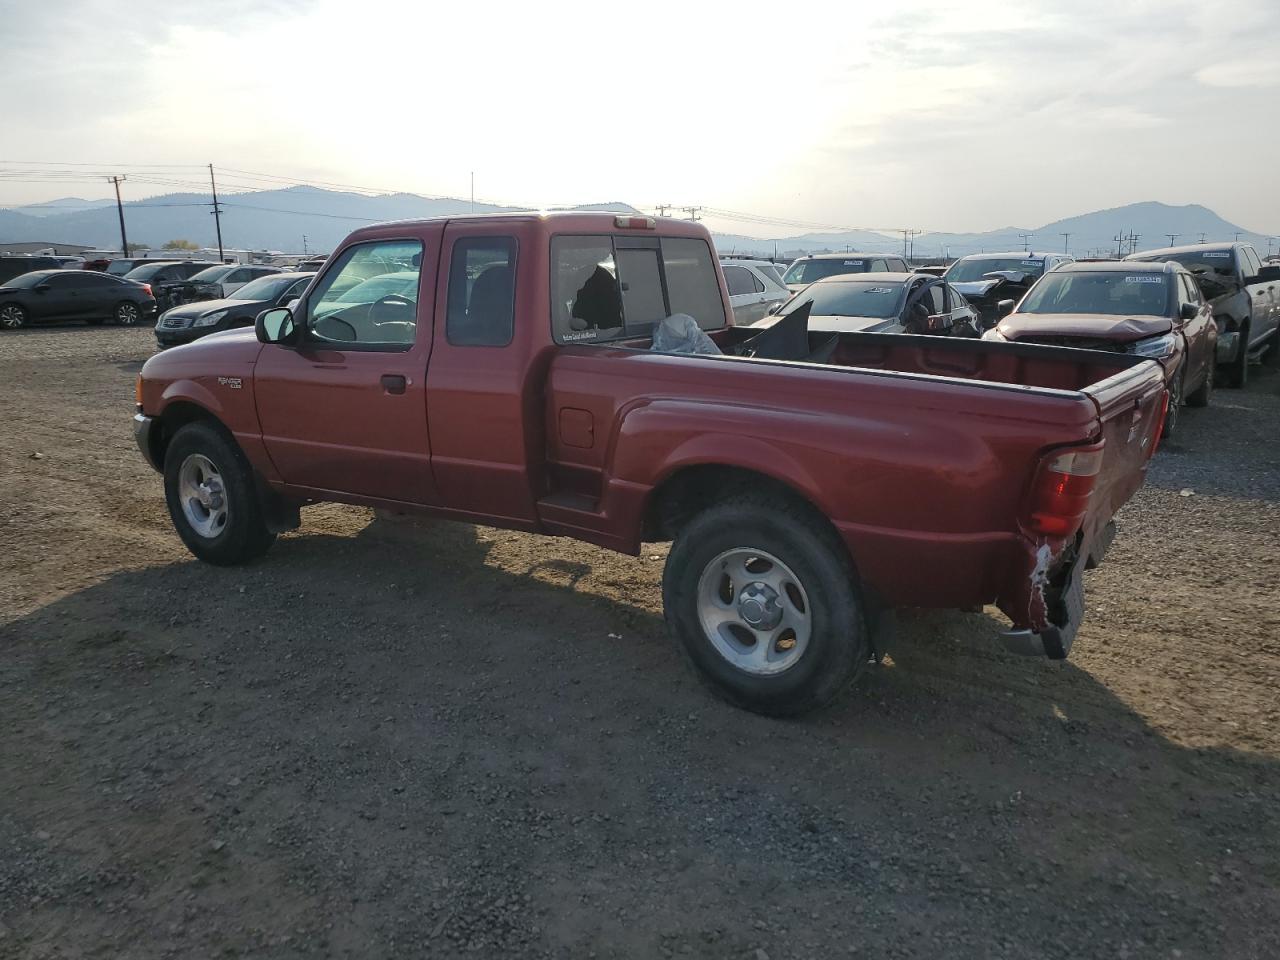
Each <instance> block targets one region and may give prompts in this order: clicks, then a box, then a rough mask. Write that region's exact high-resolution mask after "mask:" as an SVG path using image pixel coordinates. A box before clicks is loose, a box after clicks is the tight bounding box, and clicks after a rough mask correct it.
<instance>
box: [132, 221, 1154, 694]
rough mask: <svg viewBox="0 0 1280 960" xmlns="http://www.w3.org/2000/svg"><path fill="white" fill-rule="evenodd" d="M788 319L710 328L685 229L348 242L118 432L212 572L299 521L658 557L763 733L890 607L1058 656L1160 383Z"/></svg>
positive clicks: (410, 225)
mask: <svg viewBox="0 0 1280 960" xmlns="http://www.w3.org/2000/svg"><path fill="white" fill-rule="evenodd" d="M349 280H357V281H358V282H357V283H356V284H355V285H354V286H351V285H350V284H349V283H348V281H349ZM336 291H341V292H336ZM807 312H808V311H807V309H802V310H796V311H793V312H792V313H789V314H788V315H787V316H785V317H780V318H779V319H777V320H776V321H774V322H773V323H772V324H770V325H769V326H767V327H763V328H761V327H740V326H734V325H732V310H731V307H730V302H729V293H728V290H727V288H726V286H725V283H724V280H723V278H722V276H721V272H720V267H719V263H718V261H717V259H716V256H715V254H714V252H713V249H712V246H711V239H710V236H709V234H708V233H707V231H706V229H705V228H704V227H703V226H702V225H701V224H695V223H691V222H688V221H677V220H658V219H654V218H650V217H640V216H617V217H615V216H613V215H611V214H599V213H563V214H545V215H536V214H531V215H524V214H520V215H510V216H508V215H501V216H488V217H486V216H478V217H463V218H457V219H439V220H425V221H418V222H407V221H406V222H401V223H393V224H385V225H381V226H375V227H368V228H364V229H361V230H359V231H357V232H356V233H354V234H352V235H351V236H350V237H348V238H347V240H346V242H345V243H343V244H342V245H341V246H340V247H339V248H338V249H337V250H336V251H335V252H334V254H333V256H331V257H330V258H329V259H328V260H327V261H326V262H325V265H324V269H323V270H322V271H321V272H320V274H319V275H318V276H317V277H316V278H315V280H313V281H312V282H311V284H310V286H309V287H308V288H307V290H306V292H305V293H304V294H303V295H302V297H301V298H300V299H299V300H298V302H297V303H296V304H294V305H293V306H292V307H291V308H277V309H273V310H267V311H264V312H263V313H261V314H260V315H259V316H258V319H257V323H256V326H255V329H254V330H228V331H226V332H223V333H215V334H213V335H211V336H208V337H204V338H202V339H200V340H199V341H197V342H196V343H192V344H188V345H185V346H180V347H175V348H173V349H172V350H166V351H165V352H164V353H162V354H159V355H157V356H154V357H152V358H151V359H150V360H148V361H147V363H146V365H145V366H144V367H143V369H142V374H141V376H140V378H139V381H138V393H137V401H138V414H137V416H136V418H135V421H134V423H135V435H136V437H137V440H138V444H139V447H140V448H141V450H142V453H143V455H144V456H146V458H147V460H148V461H149V462H150V463H151V464H153V465H154V466H155V467H156V469H157V470H160V471H162V472H163V474H164V486H165V495H166V498H167V500H168V506H169V513H170V516H171V517H172V519H173V522H174V525H175V527H176V528H177V532H178V534H179V536H181V538H182V540H183V542H184V543H186V545H187V546H188V548H190V550H191V551H192V552H193V553H194V554H195V555H196V556H198V557H200V558H201V559H202V560H205V561H207V562H210V563H216V564H235V563H243V562H246V561H248V560H251V559H253V558H256V557H258V556H260V555H261V554H263V553H264V552H265V551H266V550H267V548H268V547H269V546H270V545H271V542H272V540H273V539H274V538H275V535H276V534H277V533H278V532H280V531H282V530H285V529H288V528H291V527H295V526H297V525H298V523H299V507H300V506H303V505H305V504H308V503H313V502H316V501H321V500H330V501H340V502H345V503H358V504H365V505H369V506H375V507H388V508H392V509H395V510H399V511H415V512H421V513H426V514H434V515H436V516H440V517H448V518H451V519H455V520H465V521H468V522H471V523H482V524H488V525H490V526H496V527H506V528H512V529H517V530H525V531H529V532H531V533H543V534H550V535H553V536H565V537H574V538H577V539H580V540H585V541H588V542H590V543H595V544H599V545H601V546H605V547H610V548H612V549H614V550H620V551H624V552H627V553H631V554H638V553H639V552H640V549H641V544H642V543H646V542H653V541H663V540H671V541H674V542H673V545H672V548H671V553H670V556H669V558H668V560H667V564H666V570H665V573H664V575H663V600H664V605H665V608H666V613H667V618H668V622H669V623H670V625H671V628H672V631H673V632H674V634H675V636H676V637H677V638H678V640H679V641H680V643H682V644H683V646H684V647H685V649H686V651H687V652H688V655H689V657H690V659H691V660H692V661H693V663H694V664H695V665H696V666H697V668H698V669H699V671H700V672H701V674H702V675H703V677H704V678H705V679H706V680H707V682H708V683H709V684H710V685H711V686H712V688H713V689H715V690H716V691H717V692H718V693H719V694H720V695H721V696H723V697H725V698H726V699H728V700H730V701H731V702H733V703H736V704H739V705H741V706H744V707H747V708H749V709H752V710H758V711H760V712H763V713H769V714H795V713H801V712H803V711H805V710H808V709H810V708H812V707H815V706H817V705H818V704H820V703H823V702H824V701H826V700H828V699H830V698H831V697H833V696H834V695H835V694H837V693H838V692H840V691H841V690H842V689H843V688H844V687H845V686H846V685H847V683H848V681H849V680H850V679H851V678H852V677H853V676H855V675H856V674H857V673H858V671H859V670H860V669H861V668H862V667H863V666H864V665H865V664H866V662H867V659H868V656H869V655H870V654H871V653H872V652H873V651H875V650H879V649H882V648H880V647H877V644H878V643H880V642H881V639H880V638H881V637H882V636H883V634H882V632H881V627H883V626H884V624H885V623H887V622H889V620H888V618H887V617H886V616H885V614H886V612H888V611H890V610H892V609H893V608H895V607H900V606H902V607H959V608H973V607H980V606H982V605H983V604H984V603H994V604H998V605H999V607H1000V609H1001V610H1003V611H1004V612H1005V613H1006V614H1007V615H1008V616H1009V618H1010V619H1011V620H1012V630H1010V631H1009V632H1008V633H1007V634H1006V642H1007V643H1008V644H1009V645H1010V646H1013V647H1015V648H1016V649H1018V650H1020V651H1021V652H1027V653H1031V652H1035V653H1038V654H1040V655H1042V656H1043V655H1048V656H1050V657H1055V658H1059V659H1060V658H1062V657H1065V656H1066V655H1067V652H1068V651H1069V650H1070V648H1071V644H1072V641H1073V639H1074V637H1075V635H1076V631H1077V629H1078V627H1079V624H1080V622H1081V618H1082V617H1083V614H1084V592H1083V591H1084V586H1083V581H1082V579H1081V573H1082V571H1083V570H1084V569H1085V567H1086V566H1087V565H1092V564H1093V563H1095V562H1097V561H1098V560H1099V559H1101V557H1102V554H1103V553H1104V552H1105V550H1106V547H1107V545H1108V544H1109V543H1110V541H1111V537H1112V534H1113V531H1114V527H1113V525H1112V524H1111V519H1112V517H1113V516H1114V515H1115V513H1116V511H1117V510H1119V509H1120V507H1121V505H1123V504H1124V502H1125V501H1126V500H1128V499H1129V497H1130V496H1131V495H1132V494H1133V493H1134V491H1135V490H1137V488H1138V487H1139V485H1140V484H1141V483H1142V481H1143V478H1144V477H1145V475H1146V470H1147V464H1148V462H1149V460H1150V457H1151V454H1152V452H1153V450H1154V448H1155V443H1156V438H1157V437H1158V436H1159V422H1160V419H1161V417H1162V416H1163V414H1164V410H1165V404H1166V394H1167V390H1166V388H1165V380H1164V374H1163V372H1162V370H1161V369H1160V367H1159V365H1158V364H1156V363H1154V362H1152V361H1150V360H1145V359H1143V358H1141V357H1137V356H1127V355H1123V354H1118V353H1100V352H1097V351H1091V350H1063V349H1055V348H1051V347H1036V346H1025V345H1022V344H1015V343H987V342H984V341H982V340H979V339H976V338H973V339H966V338H956V337H929V336H902V335H900V334H892V333H847V332H831V331H816V330H808V329H807V328H806V321H807ZM286 562H287V561H286ZM264 576H265V577H266V578H267V579H270V574H264Z"/></svg>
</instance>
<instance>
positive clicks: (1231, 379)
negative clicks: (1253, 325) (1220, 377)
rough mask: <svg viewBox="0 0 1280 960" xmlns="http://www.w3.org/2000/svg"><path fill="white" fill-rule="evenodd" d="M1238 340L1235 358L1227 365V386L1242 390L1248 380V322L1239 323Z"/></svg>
mask: <svg viewBox="0 0 1280 960" xmlns="http://www.w3.org/2000/svg"><path fill="white" fill-rule="evenodd" d="M1238 342H1239V347H1238V348H1237V350H1236V358H1235V359H1234V360H1232V361H1231V363H1229V364H1228V365H1227V369H1226V374H1227V386H1228V387H1232V388H1234V389H1236V390H1243V389H1244V387H1245V385H1246V384H1247V383H1248V382H1249V324H1247V323H1244V324H1241V326H1240V336H1239V341H1238Z"/></svg>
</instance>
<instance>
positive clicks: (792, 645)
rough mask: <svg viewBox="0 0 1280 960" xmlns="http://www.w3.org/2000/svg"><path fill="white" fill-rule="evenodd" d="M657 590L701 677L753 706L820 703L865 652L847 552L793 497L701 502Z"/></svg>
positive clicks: (790, 710) (787, 708)
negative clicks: (702, 508)
mask: <svg viewBox="0 0 1280 960" xmlns="http://www.w3.org/2000/svg"><path fill="white" fill-rule="evenodd" d="M662 595H663V602H664V605H665V607H666V616H667V622H668V624H670V627H671V630H672V632H673V633H674V634H675V636H676V639H677V641H678V642H679V643H680V646H681V648H682V650H683V651H684V653H685V655H686V656H687V657H688V658H689V660H690V661H691V662H692V664H693V667H694V669H695V670H696V671H697V673H698V675H699V677H700V678H701V679H702V680H703V681H704V682H705V683H706V684H707V685H708V686H710V688H711V689H712V690H713V691H714V692H715V693H716V694H717V695H718V696H720V697H722V698H723V699H725V700H727V701H728V702H730V703H732V704H734V705H735V706H739V707H742V708H744V709H747V710H752V711H754V712H756V713H763V714H768V715H771V716H793V715H796V714H801V713H805V712H807V711H809V710H812V709H814V708H816V707H819V706H821V705H822V704H824V703H826V702H827V701H829V700H831V699H832V698H833V697H835V696H836V695H837V694H838V693H840V691H841V690H843V689H844V688H845V687H846V686H847V685H848V684H849V682H850V681H851V680H852V679H853V678H854V677H855V676H856V675H857V673H858V672H859V671H860V670H861V669H862V668H863V667H864V666H865V664H866V662H867V658H868V656H869V650H870V646H869V642H868V638H867V629H866V625H865V622H864V618H863V615H862V610H861V606H860V603H859V599H858V591H857V587H856V585H855V577H854V572H853V569H852V567H851V565H850V563H849V560H848V558H847V556H846V555H845V552H844V550H843V547H842V545H841V544H840V542H839V540H838V539H837V538H836V536H835V533H834V531H832V530H831V529H830V527H829V526H828V525H827V524H826V522H825V521H824V520H823V519H822V518H821V517H819V516H817V515H815V514H813V512H812V511H811V510H809V509H806V508H805V507H803V506H802V505H800V504H787V503H778V502H769V501H767V500H765V499H763V498H757V497H742V498H735V499H733V500H730V501H728V502H726V503H723V504H721V505H719V506H715V507H711V508H710V509H708V510H705V511H704V512H702V513H701V514H699V515H698V516H696V517H695V518H694V519H693V520H691V521H690V522H689V523H688V524H687V525H686V526H685V527H684V528H683V529H682V530H681V531H680V533H679V535H678V536H677V537H676V541H675V543H674V545H673V546H672V548H671V553H670V555H669V556H668V557H667V566H666V570H665V571H664V573H663V582H662Z"/></svg>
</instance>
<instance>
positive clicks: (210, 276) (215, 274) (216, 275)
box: [191, 266, 235, 283]
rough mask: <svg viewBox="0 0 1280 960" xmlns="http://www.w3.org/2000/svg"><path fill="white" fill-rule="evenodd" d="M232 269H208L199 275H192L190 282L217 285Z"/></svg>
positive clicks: (221, 267) (220, 267) (219, 267)
mask: <svg viewBox="0 0 1280 960" xmlns="http://www.w3.org/2000/svg"><path fill="white" fill-rule="evenodd" d="M234 269H235V267H223V266H218V267H209V268H207V269H205V270H201V271H200V272H199V273H193V274H192V275H191V282H192V283H217V282H218V281H219V280H221V279H222V278H223V277H225V276H226V275H227V274H228V273H230V272H231V271H232V270H234Z"/></svg>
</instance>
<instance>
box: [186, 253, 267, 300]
mask: <svg viewBox="0 0 1280 960" xmlns="http://www.w3.org/2000/svg"><path fill="white" fill-rule="evenodd" d="M280 272H281V269H280V267H271V266H265V265H262V264H239V263H222V264H218V265H217V266H213V267H207V268H205V269H204V270H201V271H200V272H199V273H196V274H193V275H192V276H191V278H190V279H189V280H187V284H188V285H189V288H190V289H189V290H187V291H183V292H182V294H181V296H182V299H183V302H187V303H191V302H195V301H197V300H213V299H215V298H220V297H230V296H231V295H232V294H234V293H235V292H236V291H237V290H239V289H240V288H241V287H243V286H244V285H245V284H246V283H249V282H250V281H251V280H257V279H258V278H259V277H266V276H270V275H271V274H273V273H280Z"/></svg>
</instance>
